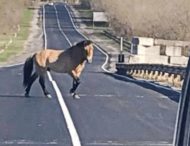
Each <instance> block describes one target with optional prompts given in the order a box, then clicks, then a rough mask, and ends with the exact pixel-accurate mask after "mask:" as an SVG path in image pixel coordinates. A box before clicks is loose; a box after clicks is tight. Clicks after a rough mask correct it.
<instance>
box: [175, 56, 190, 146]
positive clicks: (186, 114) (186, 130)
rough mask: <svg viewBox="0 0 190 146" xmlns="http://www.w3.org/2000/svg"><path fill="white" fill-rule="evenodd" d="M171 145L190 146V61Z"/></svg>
mask: <svg viewBox="0 0 190 146" xmlns="http://www.w3.org/2000/svg"><path fill="white" fill-rule="evenodd" d="M173 145H174V146H189V145H190V59H189V61H188V65H187V68H186V75H185V79H184V84H183V87H182V94H181V97H180V101H179V106H178V113H177V120H176V127H175V134H174V140H173Z"/></svg>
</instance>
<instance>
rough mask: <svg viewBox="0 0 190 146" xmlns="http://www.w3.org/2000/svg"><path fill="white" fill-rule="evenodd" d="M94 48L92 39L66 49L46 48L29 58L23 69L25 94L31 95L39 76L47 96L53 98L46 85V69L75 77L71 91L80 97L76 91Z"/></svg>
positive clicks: (74, 95)
mask: <svg viewBox="0 0 190 146" xmlns="http://www.w3.org/2000/svg"><path fill="white" fill-rule="evenodd" d="M93 50H94V48H93V44H92V41H90V40H84V41H81V42H79V43H78V44H76V45H74V46H72V47H70V48H68V49H67V50H65V51H64V50H51V49H46V50H42V51H40V52H38V53H35V54H34V55H33V56H32V57H29V58H27V60H26V61H25V64H24V69H23V70H24V76H23V86H24V87H25V96H26V97H27V96H29V92H30V89H31V86H32V84H33V82H34V81H35V80H36V79H37V78H38V77H39V83H40V85H41V87H42V90H43V92H44V94H45V96H47V97H49V98H51V95H50V93H49V92H48V91H47V89H46V87H45V78H44V76H45V73H46V71H51V70H52V71H55V72H58V73H67V74H69V75H70V76H71V77H72V78H73V86H72V88H71V90H70V93H71V94H72V96H73V97H74V98H80V97H79V96H78V95H77V94H76V93H75V91H76V89H77V87H78V86H79V84H80V75H81V72H82V71H83V69H84V67H85V63H86V61H87V62H88V63H91V62H92V58H93ZM33 66H34V67H35V71H33Z"/></svg>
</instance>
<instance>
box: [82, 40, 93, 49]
mask: <svg viewBox="0 0 190 146" xmlns="http://www.w3.org/2000/svg"><path fill="white" fill-rule="evenodd" d="M83 44H84V47H86V46H88V45H90V44H92V41H91V40H85V41H84V42H83Z"/></svg>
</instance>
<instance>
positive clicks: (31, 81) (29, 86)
mask: <svg viewBox="0 0 190 146" xmlns="http://www.w3.org/2000/svg"><path fill="white" fill-rule="evenodd" d="M37 77H38V75H37V73H34V74H33V75H32V76H31V77H30V80H29V83H28V85H27V87H26V89H25V96H29V92H30V89H31V86H32V84H33V82H34V81H35V80H36V79H37Z"/></svg>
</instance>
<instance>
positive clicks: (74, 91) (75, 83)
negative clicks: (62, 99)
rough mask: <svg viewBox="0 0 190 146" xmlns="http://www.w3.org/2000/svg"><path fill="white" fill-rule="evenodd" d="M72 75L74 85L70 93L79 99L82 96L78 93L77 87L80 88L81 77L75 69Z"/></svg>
mask: <svg viewBox="0 0 190 146" xmlns="http://www.w3.org/2000/svg"><path fill="white" fill-rule="evenodd" d="M71 76H72V78H73V86H72V88H71V89H70V93H71V95H72V96H73V97H74V98H77V99H79V98H80V97H79V96H78V95H77V94H76V89H77V88H78V86H79V85H80V79H79V76H78V74H77V73H76V72H75V71H72V73H71Z"/></svg>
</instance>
